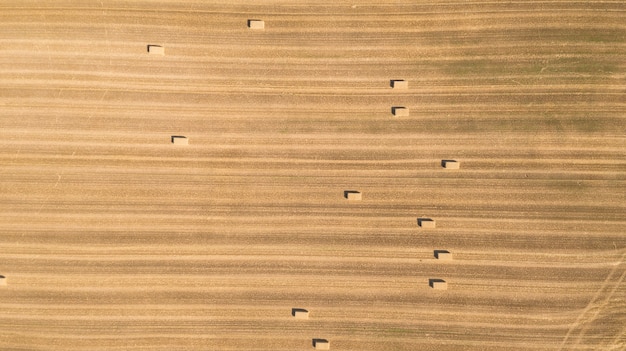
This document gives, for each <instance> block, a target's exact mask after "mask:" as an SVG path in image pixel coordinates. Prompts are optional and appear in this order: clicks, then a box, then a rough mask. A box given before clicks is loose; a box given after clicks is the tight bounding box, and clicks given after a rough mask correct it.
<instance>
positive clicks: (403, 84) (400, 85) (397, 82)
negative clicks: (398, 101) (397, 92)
mask: <svg viewBox="0 0 626 351" xmlns="http://www.w3.org/2000/svg"><path fill="white" fill-rule="evenodd" d="M391 87H392V88H393V89H408V88H409V81H407V80H404V79H394V80H392V81H391Z"/></svg>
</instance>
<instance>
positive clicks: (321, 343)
mask: <svg viewBox="0 0 626 351" xmlns="http://www.w3.org/2000/svg"><path fill="white" fill-rule="evenodd" d="M313 346H314V347H315V349H316V350H330V341H328V340H326V339H313Z"/></svg>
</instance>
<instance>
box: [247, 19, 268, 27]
mask: <svg viewBox="0 0 626 351" xmlns="http://www.w3.org/2000/svg"><path fill="white" fill-rule="evenodd" d="M248 28H250V29H265V21H262V20H257V19H249V20H248Z"/></svg>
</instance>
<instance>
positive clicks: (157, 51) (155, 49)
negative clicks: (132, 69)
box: [148, 45, 165, 55]
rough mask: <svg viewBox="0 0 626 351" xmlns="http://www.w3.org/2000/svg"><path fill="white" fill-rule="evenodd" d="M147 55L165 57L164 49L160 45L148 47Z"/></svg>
mask: <svg viewBox="0 0 626 351" xmlns="http://www.w3.org/2000/svg"><path fill="white" fill-rule="evenodd" d="M148 53H149V54H151V55H165V48H164V47H162V46H161V45H148Z"/></svg>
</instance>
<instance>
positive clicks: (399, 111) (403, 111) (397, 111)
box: [391, 106, 409, 117]
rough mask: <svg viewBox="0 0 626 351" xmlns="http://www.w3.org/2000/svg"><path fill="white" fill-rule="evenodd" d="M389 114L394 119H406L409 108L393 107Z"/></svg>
mask: <svg viewBox="0 0 626 351" xmlns="http://www.w3.org/2000/svg"><path fill="white" fill-rule="evenodd" d="M391 113H392V114H393V115H394V116H396V117H408V116H409V108H408V107H404V106H394V107H392V108H391Z"/></svg>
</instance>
